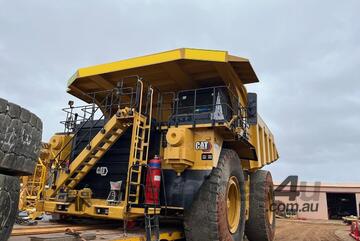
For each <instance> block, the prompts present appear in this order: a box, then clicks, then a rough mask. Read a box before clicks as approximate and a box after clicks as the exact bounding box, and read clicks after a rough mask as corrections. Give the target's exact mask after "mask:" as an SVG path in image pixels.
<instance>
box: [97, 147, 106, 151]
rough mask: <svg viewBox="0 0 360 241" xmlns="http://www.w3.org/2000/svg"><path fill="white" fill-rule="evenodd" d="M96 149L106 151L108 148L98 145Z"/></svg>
mask: <svg viewBox="0 0 360 241" xmlns="http://www.w3.org/2000/svg"><path fill="white" fill-rule="evenodd" d="M95 150H97V151H106V150H107V149H106V148H103V147H97V148H96V149H95Z"/></svg>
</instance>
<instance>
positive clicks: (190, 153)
mask: <svg viewBox="0 0 360 241" xmlns="http://www.w3.org/2000/svg"><path fill="white" fill-rule="evenodd" d="M254 82H258V78H257V76H256V74H255V72H254V70H253V68H252V66H251V64H250V62H249V61H248V60H247V59H245V58H241V57H236V56H232V55H229V54H228V53H227V52H225V51H211V50H199V49H177V50H172V51H168V52H163V53H158V54H154V55H148V56H144V57H138V58H133V59H128V60H124V61H119V62H113V63H109V64H103V65H97V66H93V67H88V68H82V69H79V70H78V71H77V72H76V73H75V74H74V75H73V76H72V77H71V79H70V80H69V82H68V93H70V94H72V95H73V96H75V97H77V98H79V99H81V100H83V101H85V102H86V103H88V104H87V105H84V106H80V107H75V106H74V105H73V102H69V108H66V109H64V110H65V112H66V114H67V117H66V120H65V121H63V122H62V123H63V124H64V127H65V128H64V132H61V133H57V134H56V135H54V136H53V137H52V139H51V140H50V143H49V145H48V146H46V148H44V150H43V152H44V153H47V155H44V156H43V160H42V162H43V163H47V168H48V172H46V188H44V190H43V193H42V195H41V198H38V200H37V207H38V210H39V211H45V212H49V213H59V214H62V215H65V216H66V215H75V216H87V217H97V218H106V219H120V220H129V219H136V218H139V217H143V216H144V215H145V217H147V216H149V215H151V216H157V215H170V216H175V217H177V216H183V215H185V216H186V210H191V209H192V208H194V205H195V204H194V203H197V198H198V196H199V195H200V196H201V193H202V192H203V190H202V189H204V186H206V185H208V184H205V183H206V182H207V181H206V180H207V179H209V177H210V179H211V177H212V176H213V175H215V174H214V172H215V171H216V170H217V169H218V168H222V166H224V165H225V166H226V165H228V164H229V163H230V162H229V161H226V159H227V158H231V159H232V160H231V162H233V161H234V165H235V166H237V165H239V167H238V169H236V170H235V171H236V172H237V173H239V175H240V174H241V175H240V176H237V177H233V176H231V173H230V174H229V175H230V176H229V184H228V190H226V193H227V194H229V195H230V196H231V197H230V196H229V197H230V199H231V200H232V199H233V200H234V201H233V202H230V206H231V205H232V203H233V205H234V207H230V208H229V207H228V213H230V214H231V218H230V219H231V220H230V219H228V223H229V225H230V224H231V223H233V224H231V225H230V226H234V225H235V228H232V229H234V230H235V231H236V230H237V227H240V226H243V225H244V222H243V221H240V220H244V219H243V216H246V219H249V218H250V216H251V215H250V216H249V210H250V209H251V202H250V199H249V195H245V194H246V193H248V192H249V191H250V189H251V184H250V174H251V173H255V172H256V171H257V170H259V169H261V168H262V167H263V166H265V165H268V164H270V163H272V162H274V161H276V160H277V159H278V153H277V149H276V146H275V141H274V137H273V135H272V133H271V132H270V130H269V128H268V127H267V126H266V124H265V122H264V121H263V120H262V119H261V118H260V116H259V115H258V113H257V108H256V95H255V94H253V93H248V92H247V90H246V87H245V84H250V83H254ZM155 156H159V157H160V158H159V160H161V167H160V165H159V167H154V168H153V167H151V166H150V164H149V160H150V159H153V158H154V157H155ZM156 158H157V157H155V159H156ZM235 159H238V161H235ZM155 161H156V160H155ZM157 168H159V170H160V172H159V173H160V174H157V175H153V174H152V171H154V170H155V171H156V170H157ZM229 168H230V169H231V168H232V167H229ZM239 170H240V172H239ZM244 176H245V177H244ZM148 177H151V180H153V181H154V182H159V186H158V188H157V187H155V184H153V183H148V180H149V178H148ZM239 179H243V180H239ZM225 181H226V182H227V180H225ZM160 182H161V184H160ZM221 185H223V184H219V187H218V188H221V189H224V188H226V185H225V186H221ZM149 186H151V188H150V189H149ZM160 187H161V188H160ZM154 190H155V191H154ZM234 190H235V191H234ZM236 190H237V191H236ZM149 192H153V193H154V192H156V193H157V194H156V195H159V203H157V202H154V203H149V201H147V200H146V197H145V196H146V194H148V195H150V196H151V195H152V194H151V193H149ZM238 192H241V195H240V196H242V195H245V196H246V197H245V196H244V198H242V197H241V198H240V196H239V195H238ZM199 193H200V194H199ZM153 195H154V194H153ZM239 198H240V199H241V200H240V199H239ZM269 198H272V197H269ZM240 202H241V203H242V204H244V205H240ZM243 202H244V203H243ZM240 209H241V215H240ZM234 212H235V213H239V215H238V214H236V215H232V213H234ZM228 216H229V215H228ZM238 223H242V224H241V225H240V224H238ZM239 225H240V226H239ZM238 229H240V228H238ZM229 230H231V228H229ZM235 231H234V233H231V235H233V236H234V237H235V236H236V235H238V234H235V233H238V232H239V231H236V232H235ZM236 237H237V236H236ZM195 239H196V238H195ZM234 239H235V240H237V239H238V238H234ZM189 240H191V239H190V238H189Z"/></svg>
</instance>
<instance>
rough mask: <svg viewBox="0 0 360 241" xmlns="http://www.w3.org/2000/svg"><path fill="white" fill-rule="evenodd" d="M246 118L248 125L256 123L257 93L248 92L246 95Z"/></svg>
mask: <svg viewBox="0 0 360 241" xmlns="http://www.w3.org/2000/svg"><path fill="white" fill-rule="evenodd" d="M247 120H248V123H249V125H256V124H257V95H256V93H248V95H247Z"/></svg>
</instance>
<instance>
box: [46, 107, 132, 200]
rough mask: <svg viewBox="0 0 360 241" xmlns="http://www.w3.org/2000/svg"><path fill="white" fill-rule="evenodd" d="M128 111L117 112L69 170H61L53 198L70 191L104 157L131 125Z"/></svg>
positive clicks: (52, 193) (130, 116)
mask: <svg viewBox="0 0 360 241" xmlns="http://www.w3.org/2000/svg"><path fill="white" fill-rule="evenodd" d="M129 113H130V112H129V110H124V109H122V110H119V111H118V112H117V113H116V114H115V115H113V116H112V117H111V118H110V120H109V121H108V122H107V123H106V124H105V126H104V127H103V128H102V129H101V130H100V131H99V132H98V133H97V134H96V135H95V136H94V138H92V140H91V141H90V143H89V144H88V145H87V146H86V147H85V148H84V149H83V150H82V151H81V152H80V153H79V155H77V157H76V158H75V159H74V160H73V161H72V162H71V164H70V166H69V170H68V171H67V172H66V171H64V170H62V171H61V172H60V175H59V177H58V178H57V180H56V185H55V188H54V189H53V190H52V192H51V194H50V195H51V196H52V197H54V196H55V195H56V193H57V192H58V191H59V190H60V189H64V190H71V189H74V188H75V186H76V185H77V184H78V183H79V182H80V181H81V180H82V179H83V178H84V177H85V176H86V174H87V173H88V172H89V171H90V170H91V168H93V167H94V165H95V164H96V163H97V162H98V161H99V160H100V159H101V158H102V157H103V156H104V154H105V153H106V152H107V151H108V150H109V149H110V147H111V146H112V145H113V144H114V143H115V142H116V141H117V140H118V139H119V137H120V136H121V135H122V134H123V133H124V132H125V130H126V129H127V128H128V127H129V126H131V125H132V123H133V115H130V114H129Z"/></svg>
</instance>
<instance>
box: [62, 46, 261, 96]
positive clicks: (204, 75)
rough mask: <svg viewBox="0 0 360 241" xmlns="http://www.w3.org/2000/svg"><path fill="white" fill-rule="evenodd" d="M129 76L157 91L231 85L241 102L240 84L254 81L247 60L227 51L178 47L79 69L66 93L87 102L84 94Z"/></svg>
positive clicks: (108, 87) (242, 93)
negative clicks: (138, 77) (146, 83)
mask: <svg viewBox="0 0 360 241" xmlns="http://www.w3.org/2000/svg"><path fill="white" fill-rule="evenodd" d="M131 75H139V76H141V77H142V78H144V79H145V80H146V81H147V82H148V83H149V84H150V85H152V86H154V87H156V89H158V90H161V91H177V90H183V89H189V88H194V87H197V86H204V84H206V85H208V86H215V85H223V84H231V85H233V86H234V90H236V91H237V92H238V93H239V94H240V95H239V96H241V99H242V100H243V101H245V99H246V90H245V87H244V86H243V84H248V83H254V82H258V78H257V76H256V74H255V72H254V70H253V68H252V66H251V64H250V62H249V60H248V59H245V58H241V57H236V56H232V55H230V54H229V53H228V52H227V51H218V50H203V49H191V48H182V49H175V50H171V51H167V52H162V53H156V54H152V55H147V56H142V57H137V58H131V59H127V60H122V61H117V62H112V63H107V64H101V65H95V66H91V67H86V68H80V69H79V70H78V71H77V72H76V73H75V74H74V75H73V76H72V77H71V78H70V80H69V81H68V92H69V93H71V94H72V95H74V96H76V97H78V98H80V99H82V100H84V101H90V100H89V99H88V98H87V96H86V94H84V93H88V92H90V91H101V90H108V89H112V88H114V87H115V86H116V84H117V82H118V81H119V80H121V79H124V78H125V77H127V76H131ZM128 84H129V83H126V81H125V85H128Z"/></svg>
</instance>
